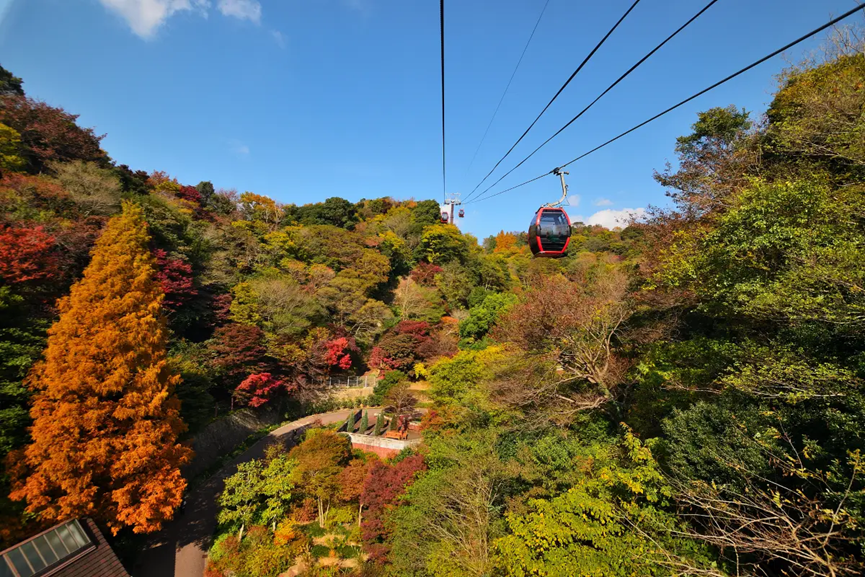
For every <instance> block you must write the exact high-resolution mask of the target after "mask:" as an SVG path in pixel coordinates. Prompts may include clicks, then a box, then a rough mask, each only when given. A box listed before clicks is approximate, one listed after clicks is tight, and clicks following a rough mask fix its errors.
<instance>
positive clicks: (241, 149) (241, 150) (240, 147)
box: [234, 144, 249, 156]
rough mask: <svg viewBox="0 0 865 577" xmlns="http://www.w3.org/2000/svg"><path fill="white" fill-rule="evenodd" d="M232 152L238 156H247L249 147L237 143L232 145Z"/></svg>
mask: <svg viewBox="0 0 865 577" xmlns="http://www.w3.org/2000/svg"><path fill="white" fill-rule="evenodd" d="M234 152H236V153H237V154H239V155H240V156H249V147H248V146H247V145H245V144H238V145H237V146H235V147H234Z"/></svg>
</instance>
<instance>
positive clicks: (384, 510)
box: [360, 455, 426, 559]
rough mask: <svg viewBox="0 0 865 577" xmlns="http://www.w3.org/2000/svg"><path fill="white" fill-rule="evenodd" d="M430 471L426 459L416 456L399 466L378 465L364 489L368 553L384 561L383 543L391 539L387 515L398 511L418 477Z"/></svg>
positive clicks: (401, 462)
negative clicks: (396, 508)
mask: <svg viewBox="0 0 865 577" xmlns="http://www.w3.org/2000/svg"><path fill="white" fill-rule="evenodd" d="M425 469H426V465H425V464H424V460H423V457H422V456H420V455H412V456H410V457H407V458H405V459H403V460H402V461H400V462H399V463H397V464H395V465H388V464H386V463H383V462H381V461H375V462H373V464H372V465H371V466H370V468H369V473H368V474H367V476H366V480H365V481H364V485H363V492H362V493H361V496H360V499H361V500H362V502H363V503H364V504H365V505H366V507H367V510H368V511H369V514H368V515H367V516H366V518H365V520H364V521H363V523H362V524H361V527H362V528H363V531H362V533H363V540H364V545H365V546H366V548H367V550H368V551H371V552H373V553H377V555H376V556H377V557H378V558H379V559H381V554H382V553H384V552H385V551H382V547H383V546H382V544H381V542H382V540H383V539H384V538H385V537H386V536H387V535H388V527H387V515H388V514H389V512H390V511H392V510H393V508H394V507H395V504H396V501H397V499H398V498H399V497H400V496H401V495H403V494H404V493H405V491H406V489H407V488H408V487H409V486H411V484H412V483H413V482H414V480H415V477H416V476H417V474H418V473H419V472H421V471H423V470H425Z"/></svg>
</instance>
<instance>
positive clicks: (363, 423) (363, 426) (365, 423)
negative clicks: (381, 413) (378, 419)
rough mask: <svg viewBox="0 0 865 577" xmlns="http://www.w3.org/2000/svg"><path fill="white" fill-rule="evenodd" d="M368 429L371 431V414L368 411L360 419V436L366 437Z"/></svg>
mask: <svg viewBox="0 0 865 577" xmlns="http://www.w3.org/2000/svg"><path fill="white" fill-rule="evenodd" d="M367 429H369V414H368V411H364V412H363V416H361V418H360V431H358V432H359V433H360V434H362V435H365V434H366V431H367Z"/></svg>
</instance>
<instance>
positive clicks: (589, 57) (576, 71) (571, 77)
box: [466, 0, 640, 199]
mask: <svg viewBox="0 0 865 577" xmlns="http://www.w3.org/2000/svg"><path fill="white" fill-rule="evenodd" d="M639 3H640V0H634V3H633V4H631V7H630V8H628V10H627V11H626V12H625V13H624V14H623V15H622V17H621V18H619V20H618V21H617V22H616V24H615V25H614V26H613V27H612V28H610V31H609V32H607V33H606V35H605V36H604V37H603V38H601V41H600V42H598V44H597V45H596V46H595V47H594V48H593V49H592V51H591V52H589V54H588V55H587V56H586V57H585V58H584V59H583V61H582V62H581V63H580V65H579V66H577V69H576V70H574V72H573V73H572V74H571V76H570V77H569V78H568V79H567V80H566V81H565V83H564V84H562V87H561V88H559V91H558V92H556V94H555V96H553V97H552V99H550V101H549V102H548V103H547V105H546V106H544V109H543V110H541V113H540V114H538V116H537V118H535V119H534V120H533V121H532V123H531V124H530V125H529V127H528V128H526V130H525V132H523V134H522V135H521V136H520V137H519V138H518V139H517V141H516V142H514V144H513V145H512V146H511V147H510V149H508V151H507V152H506V153H505V155H504V156H502V157H501V158H500V159H499V161H498V162H496V164H495V166H493V168H492V170H490V171H489V172H488V173H487V175H486V176H485V177H483V179H482V180H481V181H480V182H479V183H478V184H477V186H475V187H474V188H473V189H472V191H471V192H470V193H469V195H468V196H467V197H466V199H468V198H470V197H471V196H472V195H473V194H474V193H475V191H476V190H477V189H478V188H480V186H481V185H482V184H483V183H484V182H486V180H487V179H488V178H489V177H490V175H491V174H492V173H493V172H495V170H496V169H497V168H498V167H499V165H500V164H501V163H502V162H503V161H504V159H506V158H507V157H508V155H509V154H510V153H511V152H513V150H514V148H516V147H517V145H518V144H519V143H520V142H521V141H522V139H523V138H525V137H526V135H527V134H528V133H529V131H530V130H531V129H532V128H534V126H535V124H536V123H537V122H538V120H540V119H541V116H543V115H544V113H545V112H546V111H547V109H548V108H549V107H550V106H551V105H552V104H553V102H555V100H556V98H558V97H559V95H560V94H561V93H562V92H563V91H564V90H565V88H566V87H567V86H568V84H570V83H571V81H572V80H573V79H574V78H575V77H576V76H577V74H579V73H580V70H582V69H583V67H584V66H585V65H586V64H587V63H588V62H589V60H591V59H592V57H593V56H594V55H595V53H596V52H597V51H598V50H599V49H600V48H601V46H603V45H604V42H606V41H607V39H608V38H609V37H610V36H612V34H613V32H615V31H616V28H618V27H619V24H621V23H622V22H624V20H625V18H627V17H628V14H630V13H631V11H632V10H633V9H634V8H636V7H637V4H639Z"/></svg>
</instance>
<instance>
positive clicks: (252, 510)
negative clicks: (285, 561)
mask: <svg viewBox="0 0 865 577" xmlns="http://www.w3.org/2000/svg"><path fill="white" fill-rule="evenodd" d="M296 467H297V462H296V461H295V460H293V459H291V458H289V456H288V455H287V454H286V453H285V451H284V449H283V448H282V447H281V446H279V445H271V446H270V447H268V448H267V450H266V453H265V458H264V459H253V460H251V461H247V462H246V463H240V464H239V465H238V466H237V472H236V473H234V474H233V475H231V476H230V477H228V478H227V479H226V480H225V489H224V490H223V492H222V494H221V495H220V496H219V505H220V507H221V509H220V511H219V514H218V516H217V520H218V522H219V523H220V524H221V525H224V526H227V527H231V528H233V529H237V530H238V538H240V539H242V538H243V531H244V529H245V528H247V527H249V526H251V525H253V524H255V523H265V524H268V525H270V526H271V527H273V528H274V529H275V528H276V524H277V523H278V522H280V521H282V520H283V519H284V518H285V516H286V515H287V513H288V508H289V505H290V504H291V500H292V495H293V490H294V487H295V484H294V478H295V476H294V473H295V469H296Z"/></svg>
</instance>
